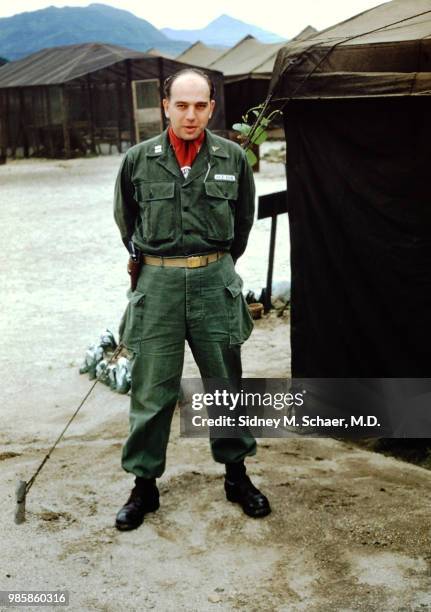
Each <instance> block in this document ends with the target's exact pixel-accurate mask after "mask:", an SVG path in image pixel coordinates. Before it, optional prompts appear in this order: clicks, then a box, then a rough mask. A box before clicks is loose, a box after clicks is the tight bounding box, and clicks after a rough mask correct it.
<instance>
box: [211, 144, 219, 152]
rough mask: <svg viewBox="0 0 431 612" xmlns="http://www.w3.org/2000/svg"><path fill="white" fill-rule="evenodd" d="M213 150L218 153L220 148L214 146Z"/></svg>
mask: <svg viewBox="0 0 431 612" xmlns="http://www.w3.org/2000/svg"><path fill="white" fill-rule="evenodd" d="M211 149H212V150H213V151H218V150H219V149H220V147H216V146H214V145H213V146H212V147H211Z"/></svg>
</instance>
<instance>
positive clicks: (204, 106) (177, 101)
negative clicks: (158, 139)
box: [163, 74, 215, 140]
mask: <svg viewBox="0 0 431 612" xmlns="http://www.w3.org/2000/svg"><path fill="white" fill-rule="evenodd" d="M214 106H215V100H210V91H209V87H208V83H207V82H206V80H205V79H204V78H203V77H201V76H199V75H198V74H183V75H181V76H179V77H178V78H176V79H175V81H174V82H173V83H172V86H171V97H170V98H164V99H163V108H164V109H165V115H166V117H168V118H169V120H170V122H171V126H172V129H173V130H174V132H175V135H176V136H178V137H179V138H183V139H184V140H194V139H195V138H197V137H198V136H199V135H200V134H201V133H202V132H203V131H204V129H205V128H206V126H207V125H208V121H209V119H210V117H211V115H212V112H213V109H214Z"/></svg>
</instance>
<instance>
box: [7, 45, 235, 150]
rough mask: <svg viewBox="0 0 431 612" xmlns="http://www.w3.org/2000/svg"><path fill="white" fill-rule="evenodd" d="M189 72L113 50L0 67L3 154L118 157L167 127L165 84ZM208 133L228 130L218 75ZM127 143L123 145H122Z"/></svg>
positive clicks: (73, 48)
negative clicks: (105, 150)
mask: <svg viewBox="0 0 431 612" xmlns="http://www.w3.org/2000/svg"><path fill="white" fill-rule="evenodd" d="M187 66H189V64H184V63H182V62H178V61H176V60H172V59H169V58H166V57H162V56H155V55H153V54H147V53H141V52H139V51H134V50H132V49H127V48H125V47H118V46H115V45H108V44H101V43H88V44H80V45H67V46H63V47H54V48H50V49H43V50H41V51H38V52H37V53H34V54H32V55H29V56H27V57H25V58H23V59H21V60H17V61H14V62H9V63H7V64H5V65H4V66H2V67H1V68H0V156H1V155H3V156H4V155H9V156H13V157H15V156H16V155H24V156H25V157H28V156H32V155H39V156H45V157H66V158H68V157H71V156H73V155H77V154H85V153H87V152H93V153H98V152H101V146H102V145H107V146H109V150H111V148H112V147H113V146H115V147H116V148H117V149H118V151H122V150H123V149H125V148H126V147H128V146H130V145H131V144H135V143H137V142H140V141H142V140H144V139H146V138H149V137H151V136H153V135H155V134H157V133H159V132H160V131H161V130H162V129H163V128H164V127H165V118H164V114H163V113H162V104H161V100H162V97H163V81H164V79H165V78H166V77H167V76H169V75H170V74H173V73H174V72H176V71H178V70H181V69H182V68H185V67H187ZM206 72H208V73H209V74H210V75H211V77H212V79H213V80H214V82H215V85H216V91H217V92H218V95H217V104H216V108H215V112H214V114H213V118H212V120H211V123H210V128H211V129H213V130H215V131H223V130H224V129H225V113H224V95H223V75H222V74H221V73H220V72H217V71H214V70H206ZM123 145H124V146H123Z"/></svg>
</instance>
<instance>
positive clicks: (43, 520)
mask: <svg viewBox="0 0 431 612" xmlns="http://www.w3.org/2000/svg"><path fill="white" fill-rule="evenodd" d="M118 164H119V158H118V157H116V156H113V157H103V158H98V159H85V160H72V161H68V162H61V161H46V160H39V161H37V160H30V161H18V162H12V163H8V164H7V165H6V166H2V167H0V183H1V192H2V206H1V208H0V227H1V232H2V245H3V249H2V254H1V257H0V270H1V278H2V288H3V291H2V317H1V322H0V325H1V328H0V329H1V338H2V340H3V342H2V344H3V351H2V355H1V358H0V359H1V371H2V372H3V376H2V380H3V383H2V401H1V404H0V508H1V510H0V512H1V514H0V515H1V521H0V538H1V553H0V560H1V561H0V590H20V589H25V590H61V589H65V590H68V591H69V594H70V605H69V609H70V610H73V611H87V610H88V611H94V610H100V611H104V612H111V611H112V612H117V611H118V610H131V611H135V610H136V611H137V610H160V611H161V612H169V611H174V610H178V609H181V608H182V609H184V610H187V611H196V612H197V611H199V612H200V611H207V610H214V611H216V610H223V611H228V610H244V611H247V612H251V611H256V612H257V611H259V612H260V611H267V610H268V611H270V610H271V611H272V610H276V611H279V612H290V611H292V612H297V611H298V612H299V611H307V612H326V611H329V610H331V611H340V612H347V611H351V610H352V611H353V610H361V611H366V612H368V611H374V610H375V611H387V610H391V611H392V610H394V611H395V610H396V611H399V612H401V611H406V612H407V611H408V612H410V611H415V612H416V611H417V612H419V611H423V610H431V588H430V587H431V572H430V568H431V565H430V563H431V549H430V535H429V534H430V519H431V516H430V514H431V513H430V507H431V474H430V472H429V471H427V470H424V469H422V468H420V467H417V466H414V465H410V464H406V463H403V462H400V461H397V460H396V459H393V458H390V457H384V456H381V455H378V454H375V453H371V452H368V451H366V450H362V449H360V448H357V447H355V446H353V445H352V444H350V443H349V442H339V441H335V440H332V439H317V438H302V437H294V438H289V439H263V440H260V444H259V450H258V454H257V455H256V457H253V458H250V460H249V461H248V466H249V473H250V474H251V475H252V477H253V480H254V481H255V483H256V484H257V485H258V486H259V487H261V488H262V490H263V491H264V492H265V493H266V494H267V495H268V497H269V498H270V501H271V504H272V508H273V512H272V514H271V515H269V516H268V517H266V518H265V519H262V520H253V519H250V518H247V517H246V516H245V515H244V514H242V512H241V510H240V508H239V507H238V506H236V505H233V504H229V503H228V502H227V501H226V500H225V498H224V492H223V478H222V467H221V466H220V465H217V464H215V463H214V462H213V461H212V460H211V456H210V453H209V445H208V443H207V441H206V440H202V439H193V440H192V439H185V438H182V437H180V435H179V419H178V414H177V415H176V416H175V417H174V423H173V428H172V435H171V441H170V445H169V450H168V465H167V470H166V473H165V474H164V476H163V477H162V478H161V479H160V491H161V507H160V510H159V511H158V512H157V513H155V514H151V515H148V516H147V517H146V519H145V522H144V524H143V525H142V526H141V527H140V528H139V529H138V530H136V531H133V532H128V533H120V532H118V531H116V530H115V528H114V527H113V524H114V518H115V514H116V512H117V510H118V509H119V507H120V506H121V505H122V504H123V503H124V501H125V499H126V497H127V495H128V493H129V490H130V487H131V478H130V476H129V475H127V474H125V473H124V472H123V471H122V470H121V466H120V452H121V446H122V443H123V441H124V439H125V437H126V435H127V430H128V398H127V397H125V396H120V395H118V394H114V393H113V392H111V391H109V390H108V389H107V388H106V387H104V386H102V385H98V386H97V387H96V389H95V391H94V393H93V394H92V396H91V397H90V399H89V401H88V402H87V403H86V405H85V406H84V408H83V409H82V411H81V412H80V413H79V415H78V417H77V418H76V419H75V421H74V422H73V424H72V426H71V427H70V428H69V430H68V432H67V434H66V436H65V438H64V439H63V441H62V442H61V443H60V445H59V446H58V447H57V449H56V450H55V451H54V453H53V455H52V457H51V459H50V460H49V461H48V463H47V464H46V465H45V467H44V469H43V470H42V472H41V473H40V475H39V477H38V479H37V480H36V482H35V484H34V486H33V488H32V489H31V491H30V493H29V495H28V498H27V513H26V515H27V521H26V522H25V523H24V524H22V525H15V524H14V522H13V512H14V507H15V503H14V487H15V483H16V481H17V480H18V479H19V478H22V479H24V480H28V479H29V477H30V476H31V475H32V474H33V472H34V470H35V469H36V467H37V466H38V465H39V462H40V461H41V460H42V458H43V457H44V455H45V453H46V452H47V450H48V449H49V447H50V446H51V445H52V443H53V442H54V440H55V438H56V437H57V435H58V434H59V432H60V431H61V429H62V428H63V426H64V425H65V423H66V422H67V420H68V418H69V416H70V415H71V414H72V413H73V411H74V410H75V408H76V407H77V405H78V404H79V402H80V400H81V398H82V397H83V395H84V394H85V393H86V391H87V390H88V388H89V386H90V382H89V381H88V378H87V377H86V376H80V375H79V373H78V366H79V364H80V362H81V361H82V357H83V354H84V351H85V348H86V346H87V345H88V344H89V343H90V342H92V341H94V340H96V339H97V337H98V335H99V333H100V332H101V331H102V329H103V328H104V327H110V328H111V329H113V330H115V331H116V328H117V326H118V322H119V319H120V317H121V314H122V311H123V309H124V307H125V291H126V284H127V279H126V278H125V273H124V267H125V258H124V252H123V247H122V245H121V243H120V241H119V238H118V236H117V230H116V228H115V227H114V224H113V221H112V214H111V194H112V186H113V181H114V178H115V172H116V169H117V168H118ZM265 181H266V184H267V185H268V184H274V185H280V184H282V168H278V169H277V168H275V169H274V166H272V167H271V170H268V172H267V173H266V174H265V166H264V165H263V176H261V177H258V182H259V184H260V185H262V183H265ZM276 188H278V187H276ZM251 246H252V247H253V245H251ZM246 257H247V256H246ZM243 265H245V264H243ZM243 269H244V270H245V268H243ZM243 361H244V374H245V376H250V377H264V376H268V377H274V378H277V377H287V376H288V375H289V372H290V351H289V317H288V314H287V313H286V314H285V315H284V316H283V317H282V318H277V317H275V316H274V315H273V314H272V315H271V316H270V317H268V318H266V319H264V320H262V321H258V322H256V326H255V330H254V331H253V334H252V336H251V338H250V339H249V340H248V342H247V343H246V344H245V345H244V349H243ZM196 373H197V371H196V366H195V365H194V363H193V362H192V359H191V357H190V354H189V352H187V358H186V365H185V370H184V375H185V376H186V377H189V376H194V375H196ZM19 609H30V608H23V607H22V608H19ZM35 609H36V608H35Z"/></svg>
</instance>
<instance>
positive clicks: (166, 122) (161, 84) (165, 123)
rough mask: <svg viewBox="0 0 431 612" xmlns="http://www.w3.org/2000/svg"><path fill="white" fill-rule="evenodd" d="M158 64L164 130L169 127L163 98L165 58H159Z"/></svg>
mask: <svg viewBox="0 0 431 612" xmlns="http://www.w3.org/2000/svg"><path fill="white" fill-rule="evenodd" d="M158 62H159V98H160V113H161V117H162V129H163V130H164V129H165V128H166V127H167V125H168V120H167V119H166V117H165V112H164V110H163V102H162V100H163V98H164V95H165V93H164V91H163V84H164V82H165V71H164V65H163V57H159V58H158Z"/></svg>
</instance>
